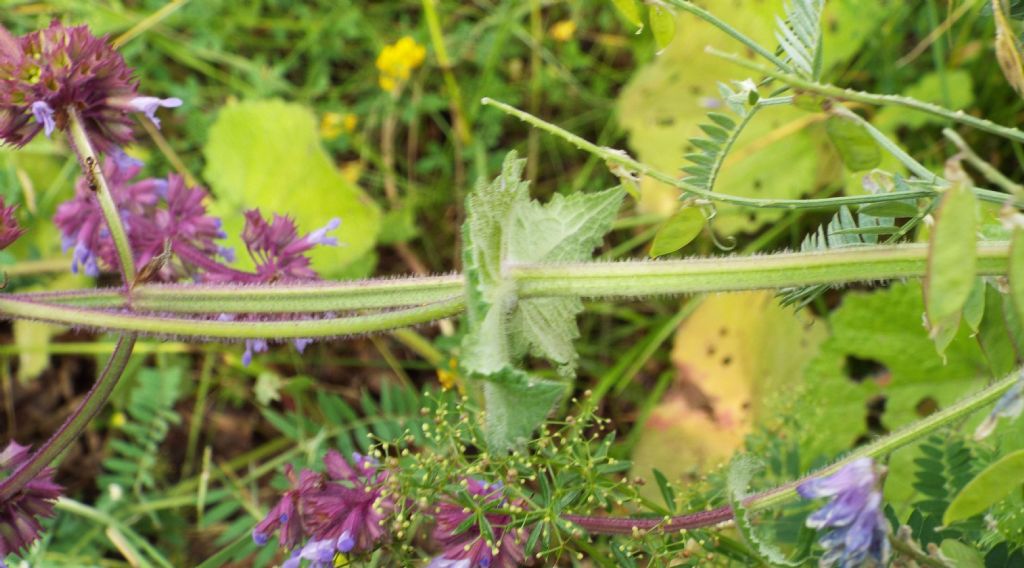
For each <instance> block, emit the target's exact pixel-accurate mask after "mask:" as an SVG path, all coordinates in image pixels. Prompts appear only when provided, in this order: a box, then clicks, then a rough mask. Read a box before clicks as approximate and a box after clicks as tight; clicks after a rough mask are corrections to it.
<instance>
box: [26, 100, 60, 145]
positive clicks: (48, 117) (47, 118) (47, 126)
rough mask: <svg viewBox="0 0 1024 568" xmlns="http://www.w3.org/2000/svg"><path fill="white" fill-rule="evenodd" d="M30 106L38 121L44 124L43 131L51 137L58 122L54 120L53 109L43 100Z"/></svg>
mask: <svg viewBox="0 0 1024 568" xmlns="http://www.w3.org/2000/svg"><path fill="white" fill-rule="evenodd" d="M30 108H31V109H32V115H33V116H35V117H36V122H38V123H39V124H42V125H43V133H44V134H46V137H47V138H49V137H50V135H51V134H53V129H54V128H57V123H56V122H54V121H53V109H52V108H50V105H48V104H46V103H44V102H43V101H36V102H34V103H32V106H31V107H30Z"/></svg>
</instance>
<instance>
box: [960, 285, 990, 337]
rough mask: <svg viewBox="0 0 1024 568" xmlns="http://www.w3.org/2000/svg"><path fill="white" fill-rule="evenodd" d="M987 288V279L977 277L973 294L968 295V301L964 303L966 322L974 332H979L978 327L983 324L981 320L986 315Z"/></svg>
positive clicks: (972, 289)
mask: <svg viewBox="0 0 1024 568" xmlns="http://www.w3.org/2000/svg"><path fill="white" fill-rule="evenodd" d="M985 288H986V284H985V280H984V279H982V278H975V279H974V287H973V288H971V294H970V295H969V296H967V302H966V303H965V304H964V309H963V317H964V323H966V324H967V327H969V328H971V331H972V332H974V333H978V329H979V328H980V326H981V320H982V318H983V317H985Z"/></svg>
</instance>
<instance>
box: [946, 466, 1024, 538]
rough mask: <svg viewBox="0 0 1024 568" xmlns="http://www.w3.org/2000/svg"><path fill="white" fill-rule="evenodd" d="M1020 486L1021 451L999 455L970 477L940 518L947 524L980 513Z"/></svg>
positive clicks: (1023, 471)
mask: <svg viewBox="0 0 1024 568" xmlns="http://www.w3.org/2000/svg"><path fill="white" fill-rule="evenodd" d="M1021 484H1024V450H1018V451H1016V452H1013V453H1011V454H1007V455H1006V456H1003V457H1002V458H1001V459H1000V460H999V461H997V462H995V463H993V464H992V465H990V466H988V467H986V468H985V469H984V470H983V471H982V472H981V473H979V474H978V475H977V476H975V477H974V479H972V480H971V481H970V482H969V483H968V484H967V485H966V486H965V487H964V488H963V489H962V490H961V491H960V493H959V494H958V495H957V496H956V497H954V498H953V501H952V502H951V503H950V504H949V508H948V509H946V513H945V514H944V515H942V524H944V525H949V524H951V523H955V522H956V521H962V520H964V519H968V518H970V517H973V516H974V515H977V514H980V513H982V512H984V511H985V510H986V509H988V508H989V507H991V506H992V505H994V504H996V503H998V502H999V501H1001V500H1002V499H1003V498H1004V497H1006V496H1007V495H1009V494H1010V493H1011V492H1012V491H1014V490H1016V489H1019V488H1020V486H1021Z"/></svg>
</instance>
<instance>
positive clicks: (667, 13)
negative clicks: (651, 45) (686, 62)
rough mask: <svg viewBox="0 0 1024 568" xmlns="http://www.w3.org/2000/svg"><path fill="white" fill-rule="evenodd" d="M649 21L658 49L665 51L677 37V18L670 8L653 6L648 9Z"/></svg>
mask: <svg viewBox="0 0 1024 568" xmlns="http://www.w3.org/2000/svg"><path fill="white" fill-rule="evenodd" d="M647 19H648V20H649V21H650V23H651V34H653V35H654V42H655V43H657V44H658V49H665V47H667V46H668V44H670V43H672V38H674V37H676V16H675V14H673V13H672V11H671V10H669V9H668V8H664V7H662V6H657V5H652V6H649V7H648V8H647Z"/></svg>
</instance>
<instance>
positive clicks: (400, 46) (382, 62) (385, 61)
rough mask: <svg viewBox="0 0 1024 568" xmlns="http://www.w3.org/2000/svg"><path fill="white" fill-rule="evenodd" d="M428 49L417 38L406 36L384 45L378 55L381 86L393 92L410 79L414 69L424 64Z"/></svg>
mask: <svg viewBox="0 0 1024 568" xmlns="http://www.w3.org/2000/svg"><path fill="white" fill-rule="evenodd" d="M426 57H427V49H426V48H425V47H423V46H422V45H420V44H418V43H416V40H414V39H412V38H411V37H409V36H405V37H403V38H402V39H400V40H398V41H397V42H395V43H393V44H391V45H387V46H384V49H382V50H381V52H380V55H378V56H377V70H378V71H380V78H379V79H378V83H379V84H380V88H381V89H383V90H385V91H388V92H391V91H394V90H395V89H397V88H398V87H399V86H400V85H401V84H402V83H404V82H405V81H407V80H409V76H410V75H411V74H412V70H413V69H416V68H417V67H419V66H420V65H423V60H424V59H426Z"/></svg>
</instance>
